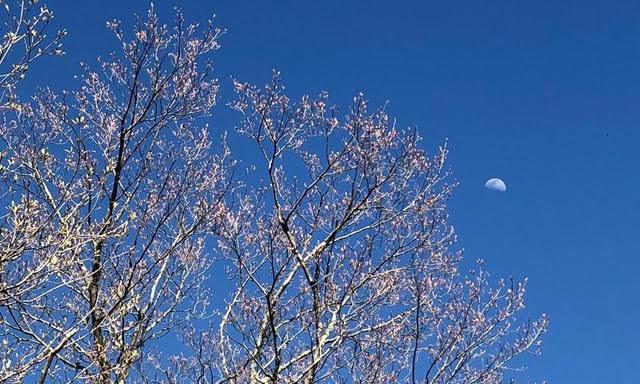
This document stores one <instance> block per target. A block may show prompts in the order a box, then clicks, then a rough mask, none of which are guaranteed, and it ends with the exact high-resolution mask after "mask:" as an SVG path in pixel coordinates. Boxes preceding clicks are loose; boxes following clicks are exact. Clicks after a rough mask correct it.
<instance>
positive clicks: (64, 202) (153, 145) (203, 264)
mask: <svg viewBox="0 0 640 384" xmlns="http://www.w3.org/2000/svg"><path fill="white" fill-rule="evenodd" d="M108 27H109V28H110V29H112V30H113V31H114V33H115V36H116V37H117V39H118V40H119V42H120V43H121V47H122V50H121V52H119V53H115V54H113V55H112V56H111V57H110V58H109V59H108V60H101V61H100V63H99V64H100V70H99V71H92V70H91V69H90V68H89V66H86V65H85V68H84V74H83V75H82V76H81V80H82V88H81V89H80V90H78V91H75V92H72V93H63V94H62V95H61V96H56V95H54V94H53V93H51V92H48V91H44V92H42V93H41V94H39V95H37V96H36V97H35V98H34V101H33V102H32V103H30V104H22V105H20V106H19V107H17V108H16V109H17V113H16V117H15V119H12V120H10V121H7V122H5V123H3V124H2V126H1V127H0V138H1V139H2V142H3V147H4V148H3V150H4V156H3V161H2V166H3V168H2V172H3V173H2V178H3V180H4V182H5V184H4V191H5V192H4V195H5V199H6V200H13V202H12V203H11V204H9V205H8V206H7V207H6V210H7V213H6V214H5V215H4V222H5V223H4V225H3V229H4V230H5V231H6V233H5V234H4V236H3V243H2V247H3V249H4V252H5V253H6V254H7V255H9V260H10V261H13V263H12V264H10V265H9V266H7V267H5V268H4V271H3V284H4V285H3V290H4V291H5V292H6V297H4V298H3V303H2V308H0V329H1V331H0V332H2V339H3V340H2V346H0V351H1V352H0V353H1V356H2V359H3V362H2V364H3V369H2V370H0V372H1V373H0V381H3V382H6V381H9V382H22V381H23V380H29V381H32V380H33V381H36V380H38V381H39V382H54V381H56V382H73V381H85V380H86V381H91V382H101V383H110V382H118V383H124V382H128V378H129V377H130V372H131V368H132V366H133V364H134V362H136V361H138V360H139V358H140V356H141V354H142V353H143V348H144V346H145V345H147V343H149V342H150V341H152V340H154V339H156V338H158V337H161V336H163V335H165V334H167V333H168V332H169V331H170V330H171V329H172V328H173V327H176V326H177V325H178V324H180V323H181V322H183V321H185V320H186V319H188V318H189V316H194V315H197V313H198V312H201V311H202V310H203V307H204V306H206V301H207V300H208V299H207V292H206V290H205V289H204V287H203V286H202V282H203V281H204V279H205V277H206V274H205V272H206V270H207V267H208V265H209V264H210V260H209V258H207V257H206V256H205V251H204V237H203V236H204V235H205V234H207V233H209V232H211V231H212V230H213V228H215V227H216V225H217V222H218V220H219V219H220V218H221V217H222V215H224V213H225V210H224V207H223V204H222V198H223V196H224V195H225V190H226V188H228V186H229V184H228V183H227V182H226V181H225V180H226V179H225V177H226V174H225V173H226V172H227V171H228V170H229V169H231V168H230V164H228V161H227V158H228V152H227V151H225V150H224V149H222V151H221V152H220V153H219V154H218V155H214V154H212V151H211V148H210V145H211V141H210V139H209V133H208V129H207V128H206V127H205V128H203V129H200V128H196V126H195V125H194V123H197V121H196V119H197V118H198V117H200V116H206V115H207V114H209V111H210V109H211V107H212V106H213V105H214V104H215V101H216V94H217V91H218V85H217V83H216V80H215V79H214V78H212V76H211V75H212V73H211V70H212V67H211V63H210V62H209V61H208V59H207V58H206V56H207V55H208V53H210V52H211V51H214V50H216V49H217V48H218V42H217V40H218V37H219V35H220V34H221V31H220V30H218V29H216V28H215V27H213V24H210V25H209V26H208V27H207V28H206V29H205V30H204V32H198V28H197V25H186V24H185V23H184V20H183V18H182V15H181V14H180V13H178V15H177V19H176V22H175V23H174V25H173V27H172V29H169V27H167V26H165V25H162V24H160V23H159V22H158V20H157V18H156V15H155V14H154V12H153V8H152V9H151V10H150V11H149V14H148V16H147V17H146V18H145V19H144V20H138V21H137V23H136V26H135V31H134V36H133V38H132V39H131V40H126V38H125V35H124V33H123V32H122V30H121V29H120V26H119V23H118V22H117V21H113V22H109V23H108ZM33 275H37V277H38V279H37V281H36V280H34V279H33V278H30V279H29V281H32V282H34V283H33V284H25V283H24V281H25V279H26V277H25V276H33ZM7 287H10V288H7Z"/></svg>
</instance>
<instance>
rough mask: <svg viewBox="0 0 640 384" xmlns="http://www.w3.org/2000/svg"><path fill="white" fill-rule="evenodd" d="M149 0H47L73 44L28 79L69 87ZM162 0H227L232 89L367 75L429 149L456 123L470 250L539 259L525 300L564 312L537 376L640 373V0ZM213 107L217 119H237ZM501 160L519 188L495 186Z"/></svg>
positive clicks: (379, 97)
mask: <svg viewBox="0 0 640 384" xmlns="http://www.w3.org/2000/svg"><path fill="white" fill-rule="evenodd" d="M106 4H108V6H107V5H106ZM147 5H148V3H147V2H144V1H133V0H128V1H122V0H111V1H109V2H105V1H98V0H85V1H64V2H58V4H55V3H54V2H53V1H51V2H50V4H49V6H50V7H51V8H52V9H53V10H54V11H55V12H56V19H57V23H58V24H59V25H64V26H66V27H67V29H68V30H69V38H68V40H67V42H66V50H67V51H68V52H69V53H68V55H67V56H66V57H63V58H61V59H49V60H47V61H46V63H45V64H40V65H38V66H36V68H34V71H33V72H32V73H31V74H30V78H31V82H32V83H33V82H38V83H42V82H44V81H49V82H52V83H55V84H58V86H57V87H59V86H61V85H62V86H65V87H68V86H72V85H73V82H71V81H70V80H71V78H72V75H73V74H74V73H77V72H78V70H79V67H78V63H79V62H80V61H81V60H84V61H87V62H89V63H95V57H96V56H97V55H104V54H105V53H106V52H108V51H109V50H111V49H113V48H114V40H113V39H112V38H111V36H110V35H109V33H108V32H107V31H106V30H105V29H104V22H105V21H106V20H107V19H111V18H115V17H118V18H121V19H123V20H125V21H129V22H130V21H131V14H132V13H133V12H134V11H136V12H144V10H145V8H146V6H147ZM156 5H157V8H158V10H159V11H160V13H161V15H163V17H165V18H166V17H168V16H170V10H171V6H173V5H181V6H182V7H183V9H184V11H185V13H186V16H187V18H188V19H190V20H194V19H196V20H206V17H207V15H209V14H211V13H212V12H214V11H215V12H216V13H217V15H218V18H217V20H218V24H219V25H220V26H223V27H226V28H228V29H229V33H228V34H227V35H226V36H225V37H224V38H223V40H222V44H223V48H222V50H221V51H220V52H219V53H218V60H217V64H218V73H219V77H220V79H221V81H222V84H223V86H224V87H225V88H224V90H223V95H228V94H229V87H228V86H229V83H230V82H229V77H230V76H232V75H233V76H237V77H239V78H240V79H241V80H248V81H254V82H258V83H260V82H263V81H265V80H266V79H268V77H269V76H270V73H271V69H272V68H274V67H277V68H279V69H280V70H281V71H282V73H283V76H284V79H285V81H286V84H287V86H288V88H289V90H290V91H291V93H292V94H293V95H299V94H301V93H303V92H310V93H312V94H316V93H317V92H318V91H320V90H327V91H329V92H330V94H331V95H332V100H333V102H334V103H337V104H341V105H345V104H346V103H347V102H348V101H349V100H350V99H351V97H352V96H353V95H354V94H355V93H356V92H357V91H360V90H362V91H364V92H365V93H366V94H367V96H368V97H369V98H370V99H371V100H372V101H373V102H374V103H382V102H384V101H385V100H389V101H390V107H389V111H390V112H391V114H392V115H394V116H396V117H397V118H398V122H399V123H400V124H401V125H412V126H417V127H418V128H419V129H420V131H421V133H422V135H423V136H424V137H425V145H426V146H428V147H429V148H434V147H435V146H436V145H438V144H440V143H441V142H442V141H443V140H444V138H445V137H448V138H449V143H450V148H451V153H452V155H451V158H450V164H451V165H452V166H453V170H454V172H455V176H456V178H458V179H459V180H460V181H461V185H460V187H459V188H458V190H457V192H456V194H455V196H454V198H453V199H452V201H451V213H452V223H453V224H454V225H455V226H456V227H457V230H458V233H459V235H460V245H461V246H463V247H464V248H465V249H466V253H465V257H466V258H467V259H468V260H469V259H475V258H480V257H481V258H484V259H485V260H486V265H487V268H488V269H489V270H491V271H492V272H494V275H502V276H508V275H510V274H512V275H514V276H515V277H518V278H521V277H524V276H528V277H529V292H528V298H529V300H528V308H527V311H529V313H530V314H532V315H536V314H539V313H541V312H543V311H544V312H547V313H549V315H550V317H551V327H550V330H549V332H548V334H547V336H546V338H545V342H544V350H543V351H544V355H543V357H541V358H537V359H532V360H530V359H526V360H527V364H528V365H529V370H528V372H527V374H526V375H525V376H526V377H528V378H531V381H533V380H540V379H548V380H549V381H550V382H551V383H562V384H571V383H580V384H588V383H594V384H600V383H606V384H615V383H640V369H639V367H640V352H639V349H638V348H639V346H640V325H639V324H640V321H639V318H640V279H639V278H638V270H639V269H640V252H639V251H638V241H640V224H639V220H640V192H639V190H640V172H639V170H638V168H639V166H640V22H639V21H638V20H639V19H638V18H639V15H640V2H637V1H623V0H616V1H610V0H598V1H594V0H582V1H577V0H575V1H568V0H565V1H513V0H509V1H506V0H504V1H502V0H500V1H492V2H485V1H482V2H481V1H439V2H435V1H418V0H414V1H403V0H397V1H345V0H324V1H299V0H296V1H293V0H291V1H235V0H233V1H232V0H226V1H222V0H220V1H210V0H200V1H195V0H191V1H188V2H187V1H185V2H184V4H180V2H177V1H172V2H169V1H156ZM166 20H167V21H169V19H166ZM217 109H218V111H219V114H220V116H221V117H220V118H219V119H217V120H216V119H213V120H212V126H213V127H214V128H216V129H231V128H232V126H231V124H232V123H231V121H232V120H229V119H228V118H227V117H225V113H226V112H222V110H223V109H225V107H223V106H222V105H221V106H219V107H217ZM489 177H501V178H503V179H504V180H505V181H506V183H507V186H508V191H507V192H506V193H497V192H491V191H487V190H485V189H484V188H483V183H484V181H485V180H486V179H488V178H489ZM523 382H527V381H526V380H525V381H523Z"/></svg>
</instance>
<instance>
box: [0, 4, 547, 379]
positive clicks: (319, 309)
mask: <svg viewBox="0 0 640 384" xmlns="http://www.w3.org/2000/svg"><path fill="white" fill-rule="evenodd" d="M107 25H108V27H109V28H110V29H112V30H113V31H114V33H115V36H116V37H117V39H118V41H119V42H120V44H121V47H122V50H121V51H120V52H119V53H117V54H113V55H112V56H111V57H110V58H109V59H108V60H104V61H100V70H99V71H93V70H91V69H90V67H89V66H88V65H84V66H83V69H84V74H83V75H82V76H81V81H82V87H81V88H80V89H79V90H77V91H74V92H71V93H66V92H64V93H63V94H62V95H55V94H54V93H53V92H51V91H48V90H45V91H42V92H40V93H39V94H37V95H36V96H35V97H34V98H33V100H32V101H31V102H29V103H20V104H17V107H15V108H13V109H14V110H15V112H14V113H13V115H10V116H11V118H6V119H5V122H4V123H3V124H2V126H1V127H0V138H1V139H2V146H3V148H2V150H3V157H2V161H1V162H0V163H1V165H2V168H1V172H2V173H1V177H2V180H3V182H4V184H3V188H4V189H3V192H4V195H3V196H4V199H3V202H6V203H7V204H6V205H4V206H3V207H4V210H5V214H4V216H2V217H3V224H2V228H3V234H2V235H3V236H2V243H0V245H1V246H2V264H1V265H2V267H1V269H0V279H1V280H0V282H1V283H2V285H1V286H0V288H2V290H1V291H0V292H1V295H0V339H1V341H0V359H1V362H0V363H1V364H2V370H0V372H2V373H0V382H21V381H24V380H29V381H38V380H39V382H41V383H44V382H99V383H112V382H117V383H125V382H145V383H152V382H153V383H155V382H157V383H160V382H170V383H183V382H194V383H309V384H310V383H323V382H327V383H330V382H337V383H395V382H407V383H499V382H501V381H502V376H503V373H504V372H505V369H506V368H507V364H508V363H509V362H510V361H511V360H512V359H513V358H514V357H516V356H517V355H519V354H521V353H522V352H524V351H536V350H537V346H538V344H539V340H540V336H541V334H542V333H543V332H544V331H545V328H546V324H547V320H546V317H544V316H542V317H541V318H540V319H539V320H535V321H527V322H524V323H521V322H520V321H519V319H518V317H519V316H518V312H519V311H520V310H521V309H522V308H523V307H524V301H523V294H524V284H522V283H518V282H514V281H509V282H508V283H507V282H504V281H500V282H498V284H497V286H495V287H492V285H491V281H490V278H489V276H488V274H487V273H486V272H485V271H484V270H483V269H482V266H481V265H479V267H478V269H477V270H473V271H469V272H468V273H467V274H462V273H461V272H459V262H460V259H461V254H460V252H458V251H456V250H455V241H456V237H455V234H454V231H453V228H451V227H450V226H449V225H448V224H447V210H446V202H447V199H448V197H449V196H450V194H451V193H452V191H453V189H454V187H455V183H453V182H452V181H451V180H450V175H449V171H448V168H447V166H446V165H445V159H446V156H447V148H446V145H445V146H443V147H440V148H439V149H438V151H437V153H436V154H435V155H433V156H430V155H429V154H427V153H426V152H425V151H424V150H423V149H422V144H421V139H420V137H419V135H418V133H417V132H416V131H415V130H401V129H399V128H397V127H396V125H395V122H393V121H392V120H390V119H389V117H388V116H387V114H386V113H385V110H384V108H378V109H374V110H373V111H371V109H370V108H369V107H368V106H367V102H366V99H365V98H364V96H363V95H358V96H357V97H356V98H355V99H354V103H353V105H352V106H351V108H350V109H349V111H348V112H347V113H346V117H344V118H342V117H341V116H340V114H339V111H338V110H337V108H335V107H329V106H328V96H327V95H326V94H324V93H323V94H321V95H320V96H319V97H317V98H315V99H312V98H310V97H307V96H304V97H302V98H301V99H300V100H299V101H298V102H293V101H292V100H291V99H289V98H288V97H287V96H286V95H285V94H284V86H283V85H282V81H281V80H280V77H279V74H278V73H275V74H274V78H273V81H272V82H271V83H270V84H269V85H267V86H265V87H264V88H263V89H260V88H258V87H255V86H253V85H250V84H248V83H242V82H239V81H234V87H235V90H236V93H237V95H238V97H237V98H236V100H235V101H234V102H232V103H231V104H230V105H231V107H232V108H233V109H234V110H237V111H238V112H239V113H240V116H241V122H240V124H239V126H238V127H237V129H236V131H237V134H238V135H239V136H240V137H244V138H245V139H244V140H247V139H248V140H247V141H250V142H252V143H253V144H252V145H253V146H254V147H255V148H256V149H257V153H258V154H259V160H258V161H255V162H254V161H253V160H252V159H247V160H246V162H247V164H246V165H248V171H247V172H245V173H242V172H238V171H237V168H238V163H236V162H235V161H234V160H232V158H231V151H230V149H229V148H228V147H227V145H226V144H225V140H224V135H222V138H221V139H220V140H215V141H213V140H211V139H210V138H209V136H210V132H209V128H208V126H207V125H206V124H205V125H203V117H207V116H209V113H210V111H211V108H212V107H213V106H214V104H215V101H216V95H217V92H218V84H217V82H216V80H215V79H214V78H213V75H212V66H211V62H210V61H209V55H210V53H211V52H213V51H215V50H216V49H217V48H218V39H219V37H220V35H221V34H222V31H221V30H219V29H217V28H216V27H215V26H214V25H213V23H211V22H210V23H209V25H208V27H207V28H205V30H204V32H198V26H197V25H195V24H194V25H186V24H185V22H184V19H183V17H182V14H181V13H180V12H178V13H177V18H176V21H175V23H174V24H173V28H172V29H169V28H168V27H167V26H165V25H162V24H160V23H159V21H158V19H157V17H156V15H155V13H154V11H153V7H152V8H151V10H150V11H149V13H148V15H147V17H146V18H145V19H144V20H140V19H137V22H136V25H135V28H134V32H133V36H132V37H131V38H130V39H127V37H125V36H126V35H125V33H124V32H123V31H122V30H121V28H120V23H119V22H117V21H113V22H109V23H108V24H107ZM7 116H9V115H8V114H7ZM199 127H204V128H199ZM209 274H213V275H214V278H215V279H218V280H219V279H220V278H221V277H222V276H226V277H227V279H228V281H229V282H230V284H231V288H230V291H229V292H228V296H225V297H227V299H226V301H225V302H224V304H222V305H221V306H215V305H214V306H212V305H210V304H211V303H212V302H217V301H220V299H219V296H218V297H214V294H213V293H211V292H209V290H208V289H207V287H210V286H211V282H210V281H209V277H208V276H209ZM36 283H37V284H36ZM212 297H213V298H212ZM175 337H178V339H179V340H180V341H181V343H180V345H181V347H180V348H179V350H178V351H174V350H168V349H167V348H166V346H167V343H168V341H163V340H168V339H172V338H173V340H174V341H175Z"/></svg>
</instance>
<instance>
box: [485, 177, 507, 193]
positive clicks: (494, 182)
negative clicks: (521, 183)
mask: <svg viewBox="0 0 640 384" xmlns="http://www.w3.org/2000/svg"><path fill="white" fill-rule="evenodd" d="M484 187H485V188H487V189H491V190H494V191H500V192H504V191H506V190H507V185H506V184H505V183H504V181H502V180H500V179H498V178H496V177H494V178H492V179H489V180H487V182H486V183H484Z"/></svg>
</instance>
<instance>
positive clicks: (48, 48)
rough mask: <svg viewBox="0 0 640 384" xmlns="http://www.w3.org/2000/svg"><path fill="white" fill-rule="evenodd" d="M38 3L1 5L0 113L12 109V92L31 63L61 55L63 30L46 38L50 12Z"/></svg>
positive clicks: (16, 1)
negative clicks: (50, 56)
mask: <svg viewBox="0 0 640 384" xmlns="http://www.w3.org/2000/svg"><path fill="white" fill-rule="evenodd" d="M37 3H38V1H37V0H14V1H3V2H0V7H2V9H1V10H0V12H1V13H2V15H1V19H0V20H1V21H0V25H1V26H2V27H1V28H2V33H3V36H2V41H0V90H1V91H0V92H1V93H0V110H6V109H15V108H17V107H18V104H17V103H16V96H15V89H16V86H17V84H18V83H19V82H20V81H21V80H22V79H24V78H25V76H26V74H27V71H28V69H29V66H30V65H31V63H32V62H33V61H34V60H37V59H38V58H40V57H41V56H45V55H51V54H54V55H62V54H64V51H63V50H62V42H61V40H62V38H63V37H64V36H65V35H66V33H67V32H66V31H65V30H61V31H58V32H57V34H56V35H55V36H54V37H53V38H49V37H48V36H47V32H48V31H47V29H48V26H49V24H50V22H51V20H52V19H53V12H52V11H51V10H49V9H48V8H47V6H46V5H42V6H40V5H39V4H37Z"/></svg>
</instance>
